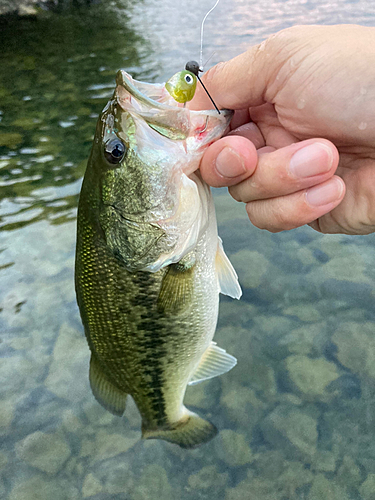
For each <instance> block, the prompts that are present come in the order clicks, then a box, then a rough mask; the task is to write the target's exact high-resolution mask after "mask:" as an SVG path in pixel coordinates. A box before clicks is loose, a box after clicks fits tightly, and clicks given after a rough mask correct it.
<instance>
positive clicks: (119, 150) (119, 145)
mask: <svg viewBox="0 0 375 500" xmlns="http://www.w3.org/2000/svg"><path fill="white" fill-rule="evenodd" d="M125 153H126V146H125V144H124V143H123V142H122V141H120V139H118V138H117V137H115V138H114V139H111V140H110V141H108V142H107V143H106V145H105V148H104V156H105V157H106V159H107V161H108V162H109V163H112V164H113V165H115V164H117V163H120V161H121V160H122V159H123V158H124V156H125Z"/></svg>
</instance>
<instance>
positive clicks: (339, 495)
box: [307, 474, 349, 500]
mask: <svg viewBox="0 0 375 500" xmlns="http://www.w3.org/2000/svg"><path fill="white" fill-rule="evenodd" d="M307 499H308V500H349V497H348V496H347V494H346V493H345V490H344V489H343V488H341V487H340V486H339V485H337V484H335V483H334V482H333V481H329V480H328V479H327V478H326V477H325V476H323V474H318V475H317V476H316V477H315V479H314V481H313V483H312V485H311V489H310V492H309V496H308V497H307Z"/></svg>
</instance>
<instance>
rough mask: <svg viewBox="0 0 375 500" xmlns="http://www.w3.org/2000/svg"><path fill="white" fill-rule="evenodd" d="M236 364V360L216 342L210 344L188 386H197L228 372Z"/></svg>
mask: <svg viewBox="0 0 375 500" xmlns="http://www.w3.org/2000/svg"><path fill="white" fill-rule="evenodd" d="M236 364H237V359H236V358H235V357H234V356H232V355H231V354H228V353H227V352H226V351H225V349H222V348H221V347H219V346H217V345H216V342H211V345H210V346H209V347H207V349H206V351H205V352H204V354H203V356H202V358H201V360H200V363H199V365H198V368H197V369H196V370H195V372H194V374H193V376H192V377H191V379H190V381H189V385H195V384H199V382H203V381H204V380H208V379H210V378H213V377H217V376H218V375H222V374H223V373H226V372H229V370H231V369H232V368H233V367H234V366H236Z"/></svg>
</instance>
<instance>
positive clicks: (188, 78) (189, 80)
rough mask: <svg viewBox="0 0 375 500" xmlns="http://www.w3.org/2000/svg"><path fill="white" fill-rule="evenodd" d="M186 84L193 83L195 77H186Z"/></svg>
mask: <svg viewBox="0 0 375 500" xmlns="http://www.w3.org/2000/svg"><path fill="white" fill-rule="evenodd" d="M185 82H186V83H188V84H189V85H190V84H191V83H193V77H192V76H191V75H185Z"/></svg>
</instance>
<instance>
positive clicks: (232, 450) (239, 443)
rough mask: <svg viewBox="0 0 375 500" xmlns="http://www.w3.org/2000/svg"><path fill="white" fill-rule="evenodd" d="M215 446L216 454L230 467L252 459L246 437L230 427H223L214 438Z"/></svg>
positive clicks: (246, 462)
mask: <svg viewBox="0 0 375 500" xmlns="http://www.w3.org/2000/svg"><path fill="white" fill-rule="evenodd" d="M215 447H216V450H217V454H218V456H219V457H220V458H221V459H222V460H223V461H224V462H225V463H226V464H227V465H229V466H230V467H236V466H241V465H245V464H248V463H250V462H252V461H253V454H252V452H251V449H250V446H249V445H248V444H247V440H246V437H245V436H244V435H243V434H239V433H237V432H235V431H232V430H230V429H224V430H222V431H221V432H220V435H219V436H218V437H217V438H216V441H215Z"/></svg>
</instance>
